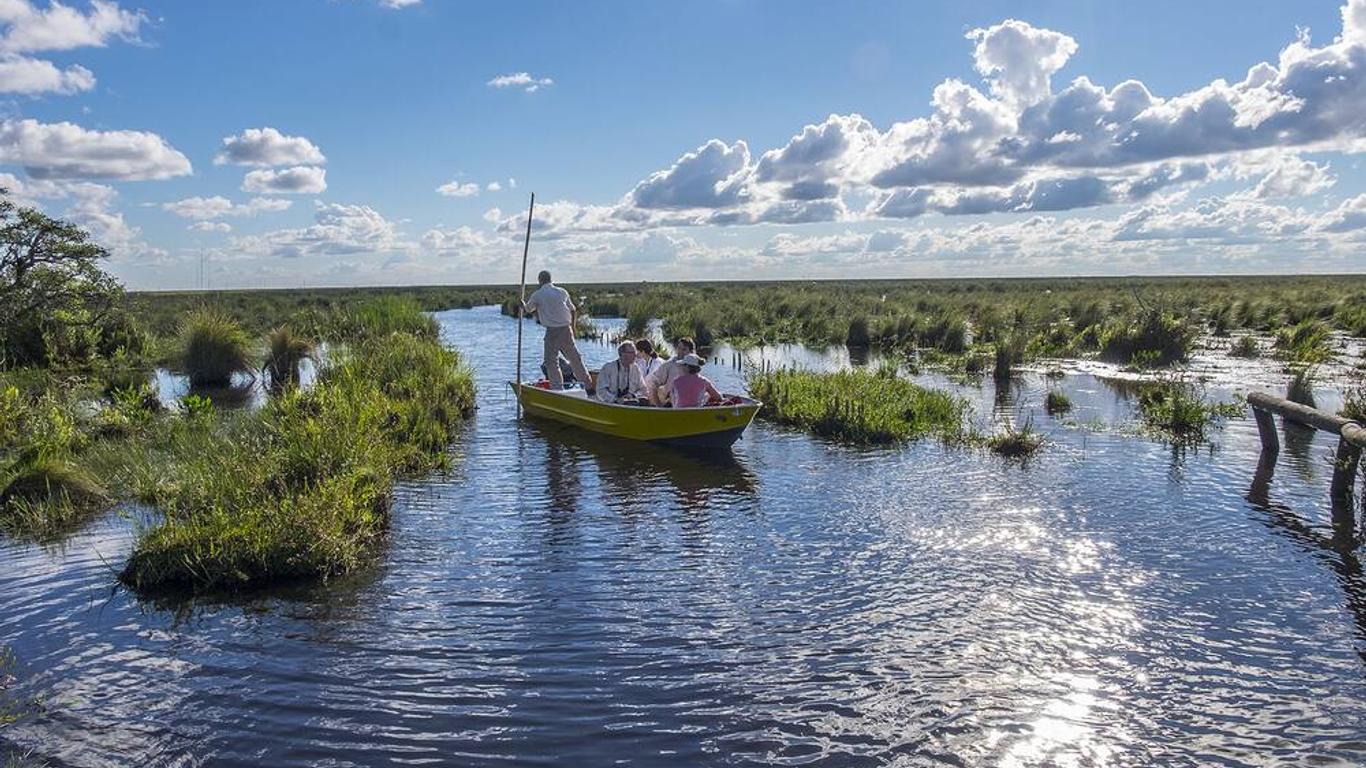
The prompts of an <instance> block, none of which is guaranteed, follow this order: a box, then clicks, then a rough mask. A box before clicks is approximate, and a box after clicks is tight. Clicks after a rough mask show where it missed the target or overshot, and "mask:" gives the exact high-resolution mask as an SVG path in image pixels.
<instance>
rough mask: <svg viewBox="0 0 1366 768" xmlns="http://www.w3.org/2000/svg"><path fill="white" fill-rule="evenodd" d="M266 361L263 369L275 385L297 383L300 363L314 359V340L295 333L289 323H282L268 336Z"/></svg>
mask: <svg viewBox="0 0 1366 768" xmlns="http://www.w3.org/2000/svg"><path fill="white" fill-rule="evenodd" d="M266 348H267V351H266V361H265V365H263V366H262V370H264V371H265V372H266V375H268V376H269V377H270V383H271V384H272V385H273V386H284V385H288V384H297V383H298V381H299V365H300V364H301V363H303V361H304V360H312V359H314V354H315V352H314V347H313V342H312V341H310V340H309V339H307V338H305V337H303V336H300V335H299V334H298V333H295V331H294V329H292V328H290V327H289V326H288V325H281V326H279V327H278V328H276V329H275V330H273V331H271V332H270V335H269V336H267V337H266Z"/></svg>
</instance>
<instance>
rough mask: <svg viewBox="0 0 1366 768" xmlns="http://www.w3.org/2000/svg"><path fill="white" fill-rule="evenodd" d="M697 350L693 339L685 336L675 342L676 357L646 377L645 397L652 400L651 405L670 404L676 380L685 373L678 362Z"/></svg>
mask: <svg viewBox="0 0 1366 768" xmlns="http://www.w3.org/2000/svg"><path fill="white" fill-rule="evenodd" d="M696 349H697V345H696V344H693V340H692V338H690V337H688V336H683V337H682V338H680V339H678V340H677V341H675V342H674V356H673V357H672V358H670V359H669V360H668V361H666V362H665V363H664V364H663V365H660V366H659V367H657V368H655V370H654V371H653V372H651V373H650V374H649V375H647V376H646V377H645V396H646V397H648V398H650V405H668V404H669V396H670V393H671V392H673V385H674V379H676V378H678V377H679V375H681V374H682V373H683V366H682V364H680V363H679V362H678V361H679V360H680V359H681V358H682V356H683V355H688V354H692V353H693V352H694V351H696Z"/></svg>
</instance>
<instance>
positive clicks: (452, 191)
mask: <svg viewBox="0 0 1366 768" xmlns="http://www.w3.org/2000/svg"><path fill="white" fill-rule="evenodd" d="M436 193H437V194H438V195H444V196H446V197H475V196H476V195H478V194H479V185H478V184H475V183H474V182H472V181H469V182H465V183H463V184H462V183H460V182H459V181H448V182H446V183H445V184H442V185H441V186H439V187H437V188H436Z"/></svg>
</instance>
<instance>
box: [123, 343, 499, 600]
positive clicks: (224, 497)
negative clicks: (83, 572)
mask: <svg viewBox="0 0 1366 768" xmlns="http://www.w3.org/2000/svg"><path fill="white" fill-rule="evenodd" d="M473 395H474V388H473V382H472V378H471V376H470V373H469V371H468V370H467V369H465V368H464V367H463V366H462V365H461V364H460V360H459V357H458V355H457V354H456V353H455V352H452V351H450V350H447V349H445V348H443V347H441V346H440V345H439V344H437V343H436V342H435V341H433V340H431V339H426V338H421V337H418V336H415V335H413V334H411V333H403V332H400V333H392V334H390V335H388V336H381V335H375V334H365V335H364V337H363V338H361V339H359V340H357V341H354V342H352V343H351V344H350V345H349V346H348V347H347V348H346V349H344V350H341V351H339V352H338V353H337V359H336V360H335V361H333V362H331V363H330V364H329V365H328V367H326V368H325V369H324V370H323V372H322V373H321V375H320V376H319V380H318V382H317V384H316V385H315V386H314V387H312V388H311V389H308V390H298V389H290V390H287V391H286V392H284V393H283V394H281V395H279V396H277V397H275V398H273V399H272V400H271V401H270V402H269V403H268V404H267V405H266V406H265V407H264V408H262V409H261V410H260V411H259V412H257V413H254V414H239V415H235V416H232V417H225V418H222V419H199V420H194V419H191V420H185V421H182V422H181V423H179V424H177V426H176V428H175V429H173V430H170V431H168V432H167V433H166V434H164V435H162V436H160V439H159V440H157V441H155V443H154V444H152V445H150V446H149V448H148V450H146V451H145V452H143V454H142V457H141V459H140V460H139V461H136V462H132V463H130V464H128V465H126V466H125V467H124V468H123V470H122V472H123V477H122V480H123V482H124V483H126V484H127V486H128V487H129V488H131V489H133V491H134V495H135V496H136V497H137V498H139V499H140V500H141V501H143V502H144V503H147V504H150V505H153V506H155V507H156V508H157V509H158V510H159V511H160V513H161V516H160V519H159V521H158V522H157V523H155V524H154V525H151V526H150V527H148V528H146V529H145V530H143V531H141V532H140V534H139V536H138V540H137V543H136V544H135V546H134V549H133V554H132V556H131V557H130V558H129V561H128V563H127V565H126V566H125V567H124V569H123V571H122V573H121V574H120V579H121V580H122V581H123V582H124V583H126V584H128V585H129V586H130V587H132V588H134V589H136V590H139V591H156V590H162V589H167V588H174V589H181V590H184V589H189V590H196V591H199V590H241V589H251V588H256V587H262V586H267V585H271V584H275V583H279V582H282V581H294V580H299V579H320V578H327V577H329V576H332V575H335V574H340V573H345V572H347V571H350V570H353V569H355V568H357V567H359V566H360V565H362V564H363V563H365V562H366V561H367V559H368V558H369V556H370V554H371V553H372V552H373V547H374V545H375V543H376V542H377V541H378V540H380V539H381V538H383V536H384V534H385V532H386V530H387V527H388V512H389V509H388V506H389V497H390V491H391V489H392V486H393V482H394V480H395V479H396V478H397V477H399V476H401V475H403V474H406V473H410V472H414V471H419V470H422V469H427V468H430V467H433V466H438V465H440V464H441V463H443V461H444V459H445V457H446V453H445V448H446V446H447V445H448V444H449V443H450V441H451V440H452V439H453V438H454V435H455V433H456V431H457V429H458V428H459V424H460V422H461V420H462V418H463V417H464V416H465V415H467V414H468V413H469V412H470V410H471V409H472V408H473Z"/></svg>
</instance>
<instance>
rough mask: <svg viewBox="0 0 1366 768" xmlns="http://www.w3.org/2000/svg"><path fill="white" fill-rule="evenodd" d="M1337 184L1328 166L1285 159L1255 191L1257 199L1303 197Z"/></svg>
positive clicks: (1265, 177) (1300, 158)
mask: <svg viewBox="0 0 1366 768" xmlns="http://www.w3.org/2000/svg"><path fill="white" fill-rule="evenodd" d="M1335 183H1337V178H1336V177H1334V176H1333V175H1332V174H1331V173H1329V172H1328V166H1327V165H1326V164H1324V165H1320V164H1319V163H1315V162H1313V161H1312V160H1305V159H1304V158H1302V157H1296V156H1293V155H1292V156H1288V157H1284V158H1283V159H1282V160H1281V161H1280V162H1279V163H1277V165H1276V167H1275V168H1273V169H1272V170H1271V172H1270V173H1268V174H1266V175H1265V176H1263V177H1262V180H1261V181H1259V182H1257V186H1256V188H1255V189H1253V194H1254V195H1256V196H1257V197H1260V198H1263V199H1266V198H1278V197H1303V196H1305V195H1313V194H1317V193H1319V192H1322V191H1324V190H1326V189H1328V188H1329V187H1331V186H1333V185H1334V184H1335Z"/></svg>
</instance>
